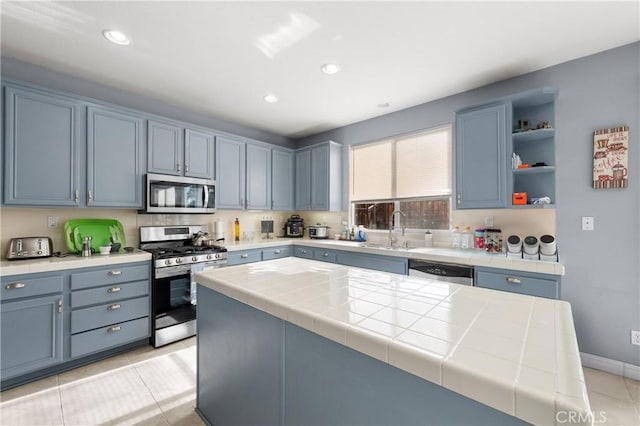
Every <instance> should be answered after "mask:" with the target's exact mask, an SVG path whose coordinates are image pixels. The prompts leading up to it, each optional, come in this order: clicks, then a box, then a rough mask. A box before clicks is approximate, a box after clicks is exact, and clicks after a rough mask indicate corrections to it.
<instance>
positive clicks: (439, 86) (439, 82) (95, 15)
mask: <svg viewBox="0 0 640 426" xmlns="http://www.w3.org/2000/svg"><path fill="white" fill-rule="evenodd" d="M0 7H1V13H2V22H1V24H2V40H1V48H2V54H3V55H7V56H10V57H14V58H17V59H20V60H24V61H27V62H31V63H35V64H37V65H41V66H43V67H46V68H50V69H53V70H56V71H59V72H63V73H66V74H71V75H74V76H79V77H83V78H86V79H89V80H94V81H97V82H100V83H102V84H106V85H110V86H114V87H118V88H120V89H123V90H126V91H129V92H133V93H138V94H142V95H147V96H151V97H153V98H156V99H159V100H162V101H165V102H168V103H170V104H173V105H177V106H180V107H184V108H187V109H190V110H193V111H196V112H200V113H205V114H210V115H212V116H215V117H218V118H222V119H226V120H230V121H233V122H236V123H240V124H244V125H248V126H251V127H255V128H258V129H261V130H265V131H269V132H272V133H275V134H279V135H284V136H288V137H291V138H300V137H304V136H308V135H311V134H316V133H320V132H322V131H325V130H329V129H333V128H336V127H340V126H344V125H347V124H350V123H354V122H357V121H361V120H364V119H368V118H372V117H375V116H379V115H383V114H387V113H390V112H393V111H397V110H400V109H404V108H408V107H410V106H414V105H418V104H421V103H424V102H428V101H430V100H434V99H438V98H441V97H444V96H448V95H452V94H455V93H459V92H463V91H466V90H469V89H472V88H476V87H479V86H483V85H485V84H489V83H492V82H495V81H498V80H502V79H505V78H509V77H513V76H516V75H520V74H524V73H527V72H530V71H534V70H537V69H541V68H545V67H548V66H550V65H554V64H558V63H561V62H565V61H568V60H571V59H574V58H578V57H581V56H585V55H589V54H592V53H596V52H599V51H603V50H606V49H609V48H613V47H616V46H621V45H624V44H628V43H631V42H634V41H637V40H639V39H640V24H639V3H638V1H629V2H608V1H604V2H576V1H573V2H565V3H559V2H479V1H474V2H427V1H422V2H416V1H414V2H406V3H404V2H397V1H393V2H214V1H204V2H203V1H200V2H186V1H175V2H161V1H153V2H151V1H146V2H133V1H122V2H112V1H98V2H96V1H92V2H25V1H6V0H2V3H1V5H0ZM107 28H109V29H111V28H113V29H119V30H121V31H123V32H125V33H126V34H128V35H129V37H130V38H131V40H132V44H131V45H130V46H128V47H121V46H116V45H114V44H111V43H109V42H108V41H106V39H104V38H103V36H102V34H101V32H102V30H103V29H107ZM265 46H266V47H268V48H269V49H271V50H268V49H265ZM328 62H335V63H337V64H339V66H340V68H341V72H339V73H338V74H335V75H332V76H328V75H324V74H322V73H321V72H320V67H321V65H322V64H324V63H328ZM268 93H272V94H275V95H277V96H278V97H279V98H280V102H278V103H276V104H267V103H266V102H264V101H263V96H264V95H266V94H268ZM385 102H388V103H389V104H390V106H389V107H387V108H381V107H379V106H378V105H379V104H382V103H385Z"/></svg>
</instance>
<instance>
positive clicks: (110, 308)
mask: <svg viewBox="0 0 640 426" xmlns="http://www.w3.org/2000/svg"><path fill="white" fill-rule="evenodd" d="M120 308H121V306H120V304H118V303H115V304H113V305H109V306H107V310H109V311H115V310H116V309H120Z"/></svg>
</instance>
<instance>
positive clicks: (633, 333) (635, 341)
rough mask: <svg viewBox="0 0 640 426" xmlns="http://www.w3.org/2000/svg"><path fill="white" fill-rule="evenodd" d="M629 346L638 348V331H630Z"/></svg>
mask: <svg viewBox="0 0 640 426" xmlns="http://www.w3.org/2000/svg"><path fill="white" fill-rule="evenodd" d="M631 344H632V345H638V346H640V331H638V330H631Z"/></svg>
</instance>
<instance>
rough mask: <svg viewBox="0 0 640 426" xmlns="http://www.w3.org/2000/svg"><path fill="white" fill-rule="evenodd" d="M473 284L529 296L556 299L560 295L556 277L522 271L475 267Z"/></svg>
mask: <svg viewBox="0 0 640 426" xmlns="http://www.w3.org/2000/svg"><path fill="white" fill-rule="evenodd" d="M475 278H476V279H475V283H474V284H475V285H476V286H477V287H483V288H490V289H493V290H502V291H510V292H512V293H520V294H528V295H530V296H539V297H547V298H550V299H558V298H559V297H560V283H559V281H558V280H557V279H553V278H547V277H546V276H545V277H544V278H543V277H541V276H538V277H536V276H531V275H529V274H522V273H518V272H515V273H508V272H506V273H501V272H495V271H483V270H478V269H477V268H476V277H475Z"/></svg>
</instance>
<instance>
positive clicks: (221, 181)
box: [216, 136, 246, 210]
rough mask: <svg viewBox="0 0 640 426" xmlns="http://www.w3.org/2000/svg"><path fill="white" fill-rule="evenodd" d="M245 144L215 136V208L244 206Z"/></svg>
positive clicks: (240, 207) (239, 207) (242, 207)
mask: <svg viewBox="0 0 640 426" xmlns="http://www.w3.org/2000/svg"><path fill="white" fill-rule="evenodd" d="M245 155H246V144H245V143H244V142H240V141H236V140H233V139H229V138H225V137H220V136H218V137H216V174H217V176H216V208H219V209H233V210H243V209H244V208H245Z"/></svg>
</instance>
